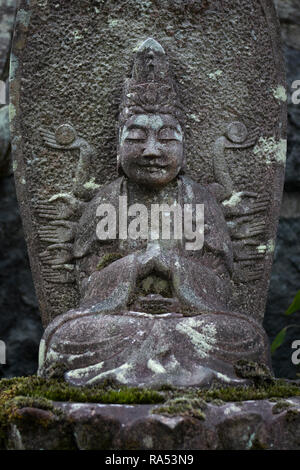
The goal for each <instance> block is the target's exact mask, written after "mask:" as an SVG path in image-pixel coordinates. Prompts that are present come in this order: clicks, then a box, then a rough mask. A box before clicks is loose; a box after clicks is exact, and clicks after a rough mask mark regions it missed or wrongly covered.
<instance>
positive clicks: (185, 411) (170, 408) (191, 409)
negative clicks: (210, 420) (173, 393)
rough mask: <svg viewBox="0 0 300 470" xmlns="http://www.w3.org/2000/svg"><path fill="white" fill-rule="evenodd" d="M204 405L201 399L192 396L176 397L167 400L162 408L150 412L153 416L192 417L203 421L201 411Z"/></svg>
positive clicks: (203, 414)
mask: <svg viewBox="0 0 300 470" xmlns="http://www.w3.org/2000/svg"><path fill="white" fill-rule="evenodd" d="M206 406H207V405H206V403H205V401H204V400H202V399H201V398H195V397H193V396H192V395H191V396H186V397H177V398H173V399H170V400H168V401H167V402H166V403H165V405H164V406H161V407H159V408H155V409H154V410H152V413H153V414H167V415H173V416H178V415H181V416H192V417H193V418H198V419H205V413H204V412H203V410H205V408H206Z"/></svg>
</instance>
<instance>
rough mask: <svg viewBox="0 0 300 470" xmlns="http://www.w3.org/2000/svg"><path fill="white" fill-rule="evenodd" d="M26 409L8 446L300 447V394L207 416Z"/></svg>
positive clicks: (227, 406) (141, 409) (103, 408)
mask: <svg viewBox="0 0 300 470" xmlns="http://www.w3.org/2000/svg"><path fill="white" fill-rule="evenodd" d="M53 405H54V406H55V410H56V411H55V412H52V411H45V410H42V409H38V408H30V407H27V408H21V409H20V410H19V411H18V414H17V416H18V418H17V419H15V421H14V424H10V428H9V436H8V444H7V448H8V449H19V450H38V449H46V450H57V449H70V450H72V449H74V450H76V449H80V450H81V449H82V450H206V449H207V450H254V449H274V450H275V449H276V450H290V449H292V450H300V398H299V397H297V398H290V399H284V400H276V401H275V400H274V401H272V400H257V401H244V402H235V403H233V402H232V403H222V404H213V403H208V404H207V405H206V406H205V409H204V410H203V415H201V414H199V416H198V417H196V415H195V416H192V415H178V416H172V415H167V414H153V411H155V409H158V408H159V407H158V406H157V405H156V406H153V405H134V406H131V405H103V404H90V403H67V402H64V403H62V402H59V403H58V402H53Z"/></svg>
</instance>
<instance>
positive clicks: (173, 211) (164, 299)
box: [39, 39, 269, 387]
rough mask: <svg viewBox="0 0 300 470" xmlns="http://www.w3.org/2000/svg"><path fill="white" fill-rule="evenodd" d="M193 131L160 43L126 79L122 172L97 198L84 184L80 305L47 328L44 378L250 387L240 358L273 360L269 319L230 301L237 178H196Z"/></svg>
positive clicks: (72, 250) (79, 225)
mask: <svg viewBox="0 0 300 470" xmlns="http://www.w3.org/2000/svg"><path fill="white" fill-rule="evenodd" d="M44 138H45V140H47V141H48V145H50V146H52V147H55V146H56V147H57V148H65V147H64V146H63V145H62V142H61V143H57V139H56V141H55V139H54V138H53V136H51V135H50V134H49V133H48V134H47V133H45V135H44ZM184 139H185V137H184V112H183V107H182V105H181V104H180V101H179V98H178V94H177V92H176V87H175V84H174V82H173V80H172V78H171V77H170V71H169V63H168V58H167V56H166V53H165V51H164V49H163V48H162V46H161V45H160V44H159V43H158V42H157V41H155V40H154V39H148V40H147V41H145V42H144V43H143V44H142V45H141V47H140V48H139V49H138V51H137V53H136V57H135V61H134V66H133V72H132V76H131V78H129V79H127V80H126V81H125V85H124V92H123V97H122V101H121V109H120V115H119V134H118V156H117V160H118V173H119V177H118V178H117V179H116V180H115V181H113V182H112V183H110V184H108V185H106V186H104V187H101V188H100V189H98V190H97V191H96V193H95V194H94V195H93V198H92V199H91V200H83V198H82V199H81V200H80V189H78V188H74V195H75V196H74V200H73V207H74V208H75V206H76V211H77V213H78V214H79V215H80V217H78V221H77V222H76V224H74V226H73V228H72V232H73V237H72V241H71V243H68V247H69V248H68V250H69V251H68V256H67V260H65V261H68V262H69V263H70V262H73V263H74V266H75V268H74V273H75V277H76V282H77V285H78V289H79V292H80V304H79V306H78V307H77V308H75V309H73V310H70V311H68V312H66V313H64V314H62V315H59V316H58V317H56V318H55V319H54V320H53V321H52V322H51V323H50V325H49V326H48V327H47V329H46V331H45V333H44V336H43V339H42V341H41V347H40V366H39V374H40V375H42V376H46V377H47V376H49V374H50V371H51V370H53V367H54V366H56V365H57V364H58V365H61V366H63V368H64V371H65V380H67V381H68V382H70V383H71V384H74V385H90V384H99V383H102V382H103V381H104V380H105V379H112V380H114V381H115V382H117V383H119V384H127V385H133V386H159V385H162V384H169V385H174V386H203V387H204V386H210V385H212V384H214V383H221V384H227V385H228V384H239V383H242V382H243V380H242V379H240V378H238V377H237V376H236V373H235V367H234V366H235V363H236V362H237V361H238V360H240V359H247V360H252V361H256V362H260V363H262V364H265V365H268V364H269V356H268V343H267V340H266V336H265V333H264V331H263V329H262V327H261V326H260V325H259V324H258V323H256V322H255V321H254V320H253V319H251V318H249V317H247V316H246V315H245V314H243V312H234V311H231V309H230V308H229V300H230V296H231V278H232V275H233V271H234V263H233V249H232V242H231V238H230V233H229V229H228V226H227V224H226V221H225V218H224V213H223V210H222V207H221V204H220V202H221V201H222V200H223V199H224V198H225V197H226V195H227V196H228V194H227V193H228V178H227V179H226V175H225V174H224V178H222V173H221V177H220V178H219V180H218V182H217V183H214V184H212V185H210V186H205V185H202V184H199V183H198V182H195V181H193V179H191V178H189V177H188V176H186V174H185V152H184ZM71 140H72V139H71ZM73 142H75V143H76V142H77V144H76V145H77V146H78V148H80V149H81V151H82V152H83V151H84V148H86V143H85V142H82V140H81V142H79V143H78V139H77V140H76V138H75V137H74V138H73ZM72 145H73V147H74V148H75V144H74V143H73V144H72ZM218 145H219V147H220V145H222V142H220V141H219V142H218ZM84 161H85V160H84V158H82V159H81V163H80V165H81V166H80V171H81V172H82V168H83V167H84ZM86 166H88V165H86ZM78 181H79V179H77V183H76V184H77V185H78ZM74 201H75V202H74ZM110 209H112V213H111V214H109V211H110ZM74 210H75V209H74ZM203 210H204V217H203ZM155 211H156V212H155ZM201 211H202V212H201ZM153 213H155V214H156V215H157V214H158V218H156V221H157V220H158V222H159V223H153V220H152V215H153ZM150 215H151V217H150ZM160 216H161V218H160ZM150 219H151V220H150ZM163 223H165V224H167V223H168V224H169V230H167V235H166V234H165V233H163V229H162V225H163ZM54 225H55V223H54Z"/></svg>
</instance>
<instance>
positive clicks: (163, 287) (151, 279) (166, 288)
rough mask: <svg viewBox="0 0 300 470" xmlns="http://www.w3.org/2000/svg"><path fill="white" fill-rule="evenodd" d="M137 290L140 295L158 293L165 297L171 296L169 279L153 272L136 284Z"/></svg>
mask: <svg viewBox="0 0 300 470" xmlns="http://www.w3.org/2000/svg"><path fill="white" fill-rule="evenodd" d="M138 290H139V291H140V292H139V294H140V295H148V294H159V295H161V296H162V297H166V298H170V297H172V296H173V295H172V290H171V286H170V283H169V281H168V280H167V279H163V278H161V277H159V276H156V275H155V274H152V275H150V276H148V277H146V278H145V279H142V280H141V281H140V283H139V285H138Z"/></svg>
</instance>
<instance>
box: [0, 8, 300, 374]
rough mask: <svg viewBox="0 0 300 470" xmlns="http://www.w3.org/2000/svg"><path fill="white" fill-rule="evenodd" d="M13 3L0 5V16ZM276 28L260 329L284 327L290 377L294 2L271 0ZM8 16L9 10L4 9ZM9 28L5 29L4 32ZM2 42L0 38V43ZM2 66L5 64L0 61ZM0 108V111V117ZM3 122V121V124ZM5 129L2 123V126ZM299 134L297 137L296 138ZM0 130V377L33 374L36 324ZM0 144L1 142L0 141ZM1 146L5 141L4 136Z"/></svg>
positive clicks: (282, 354)
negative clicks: (273, 138) (284, 127)
mask: <svg viewBox="0 0 300 470" xmlns="http://www.w3.org/2000/svg"><path fill="white" fill-rule="evenodd" d="M13 3H14V1H13V0H5V1H1V0H0V13H1V12H2V11H3V8H4V7H6V8H10V9H11V6H12V5H13ZM275 3H276V6H277V8H278V12H279V16H280V20H281V24H282V36H283V42H284V50H285V56H286V63H287V78H288V90H289V128H288V160H287V169H286V183H285V192H284V197H283V204H282V216H281V219H280V224H279V230H278V237H277V247H276V251H275V259H274V266H273V272H272V278H271V284H270V290H269V298H268V304H267V309H266V316H265V322H264V326H265V329H266V331H267V333H268V335H269V337H270V340H271V341H272V340H273V338H274V337H275V335H276V334H277V333H278V331H279V330H280V329H281V328H283V327H284V326H287V325H293V324H297V325H299V328H289V330H288V334H287V337H286V340H285V342H284V344H283V346H282V347H281V348H279V349H278V350H277V352H276V353H275V355H274V358H273V368H274V372H275V375H276V376H278V377H287V378H294V377H296V374H297V373H299V372H300V370H299V366H298V368H297V366H294V365H293V364H292V362H291V354H292V352H293V350H292V349H291V343H292V341H293V340H294V339H300V313H299V314H294V315H292V316H291V317H285V316H284V311H285V310H286V309H287V307H288V306H289V304H290V303H291V301H292V300H293V297H294V295H295V294H296V292H297V291H298V290H299V289H300V243H299V240H300V171H299V170H300V105H294V104H292V102H291V93H290V91H291V84H292V82H293V81H294V80H297V79H299V80H300V10H299V4H298V3H299V0H275ZM10 11H11V10H10ZM0 17H1V15H0ZM9 27H11V24H9V25H8V26H7V28H9ZM1 40H2V39H1V38H0V41H1ZM1 50H2V48H1V47H0V51H1ZM2 62H3V63H6V64H7V60H2ZM7 70H8V68H7V66H6V67H2V69H1V70H0V80H6V79H7ZM4 114H5V112H4V107H2V108H1V109H0V132H1V116H3V115H4ZM4 119H5V117H4V118H3V120H4ZM2 128H3V129H5V124H3V125H2ZM298 133H299V136H298ZM3 135H4V131H3V132H2V134H1V135H0V141H1V142H0V167H1V168H2V171H0V178H1V179H0V203H1V206H0V339H1V340H3V341H5V343H6V347H7V363H6V364H5V365H0V378H2V377H12V376H18V375H28V374H33V373H35V371H36V368H37V357H38V344H39V340H40V338H41V335H42V331H43V330H42V326H41V320H40V317H39V312H38V307H37V301H36V298H35V293H34V288H33V284H32V279H31V273H30V268H29V262H28V256H27V251H26V244H25V241H24V236H23V231H22V225H21V220H20V216H19V211H18V206H17V201H16V195H15V189H14V182H13V177H12V175H11V174H10V170H9V167H8V166H5V165H2V166H1V162H3V161H4V160H5V159H6V158H5V157H6V156H7V151H5V150H4V149H5V148H6V146H5V145H4V144H2V142H4V137H3ZM1 139H2V140H1ZM5 139H6V140H5V142H6V141H7V138H6V137H5Z"/></svg>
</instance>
